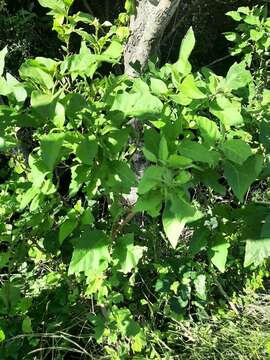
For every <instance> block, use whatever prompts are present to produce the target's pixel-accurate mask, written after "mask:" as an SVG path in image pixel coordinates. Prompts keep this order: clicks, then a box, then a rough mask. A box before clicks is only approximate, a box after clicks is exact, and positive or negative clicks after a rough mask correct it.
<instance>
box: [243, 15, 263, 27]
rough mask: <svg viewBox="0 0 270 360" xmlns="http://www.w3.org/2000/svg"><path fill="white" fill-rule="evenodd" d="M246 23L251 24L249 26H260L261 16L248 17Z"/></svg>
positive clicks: (245, 18)
mask: <svg viewBox="0 0 270 360" xmlns="http://www.w3.org/2000/svg"><path fill="white" fill-rule="evenodd" d="M244 22H245V23H247V24H249V25H258V26H259V25H260V18H259V16H255V15H251V14H250V15H247V16H245V17H244Z"/></svg>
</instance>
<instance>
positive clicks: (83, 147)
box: [76, 135, 98, 165]
mask: <svg viewBox="0 0 270 360" xmlns="http://www.w3.org/2000/svg"><path fill="white" fill-rule="evenodd" d="M97 149H98V146H97V140H96V138H95V136H94V135H90V136H85V137H84V139H83V140H82V142H81V143H80V144H79V146H78V147H77V149H76V155H77V156H78V158H79V159H80V160H81V161H82V163H83V164H86V165H91V164H92V162H93V159H94V157H95V156H96V153H97Z"/></svg>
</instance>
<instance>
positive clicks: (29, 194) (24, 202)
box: [20, 186, 40, 210]
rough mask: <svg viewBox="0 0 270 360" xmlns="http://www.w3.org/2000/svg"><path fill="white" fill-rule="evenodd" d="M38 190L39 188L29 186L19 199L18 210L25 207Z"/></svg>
mask: <svg viewBox="0 0 270 360" xmlns="http://www.w3.org/2000/svg"><path fill="white" fill-rule="evenodd" d="M39 192H40V190H39V189H38V188H36V187H33V186H32V187H30V189H28V190H27V191H26V192H25V193H24V194H23V195H22V197H21V199H20V210H23V209H25V208H26V206H27V205H29V204H30V202H31V201H32V200H33V199H34V197H35V196H36V195H37V194H38V193H39Z"/></svg>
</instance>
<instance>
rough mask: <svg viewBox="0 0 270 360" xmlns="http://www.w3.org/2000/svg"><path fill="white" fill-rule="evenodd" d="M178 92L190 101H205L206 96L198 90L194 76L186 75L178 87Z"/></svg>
mask: <svg viewBox="0 0 270 360" xmlns="http://www.w3.org/2000/svg"><path fill="white" fill-rule="evenodd" d="M179 90H180V91H181V92H182V93H183V94H184V95H185V96H187V97H189V98H191V99H205V98H206V97H207V96H206V95H205V94H204V93H203V92H202V91H201V90H200V89H199V88H198V86H197V84H196V82H195V79H194V76H193V75H192V74H190V75H188V76H187V77H186V78H185V79H184V80H183V82H182V83H181V84H180V86H179Z"/></svg>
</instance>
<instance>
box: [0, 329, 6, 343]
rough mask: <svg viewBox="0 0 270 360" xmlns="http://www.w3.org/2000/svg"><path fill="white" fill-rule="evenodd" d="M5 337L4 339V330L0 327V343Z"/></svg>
mask: <svg viewBox="0 0 270 360" xmlns="http://www.w3.org/2000/svg"><path fill="white" fill-rule="evenodd" d="M5 339H6V335H5V333H4V331H3V330H2V329H1V328H0V343H1V342H3V341H5Z"/></svg>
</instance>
